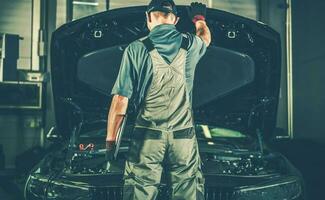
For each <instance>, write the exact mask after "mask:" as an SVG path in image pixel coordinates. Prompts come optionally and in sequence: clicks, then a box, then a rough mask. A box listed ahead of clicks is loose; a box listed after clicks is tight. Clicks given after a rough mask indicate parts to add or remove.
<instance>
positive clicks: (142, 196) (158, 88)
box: [106, 0, 211, 200]
mask: <svg viewBox="0 0 325 200" xmlns="http://www.w3.org/2000/svg"><path fill="white" fill-rule="evenodd" d="M205 13H206V6H205V5H204V4H201V3H192V4H191V7H190V8H189V15H190V17H191V19H192V21H193V23H194V24H195V27H196V31H197V32H196V35H193V34H189V33H187V34H182V33H180V32H178V31H177V30H176V27H175V25H176V23H177V22H178V20H179V18H178V17H177V10H176V6H175V3H174V2H173V1H172V0H152V1H151V2H150V4H149V6H148V10H147V12H146V15H147V25H148V28H149V30H150V33H149V35H148V36H147V37H145V38H142V39H140V40H137V41H135V42H132V43H131V44H130V45H129V46H128V47H127V48H126V49H125V52H124V55H123V58H122V63H121V67H120V72H119V75H118V78H117V80H116V83H115V85H114V87H113V90H112V94H113V95H114V97H113V100H112V103H111V107H110V111H109V115H108V127H107V138H106V144H107V155H108V157H109V158H111V157H112V156H111V155H112V154H113V152H114V147H115V140H116V134H117V130H118V129H119V128H120V126H121V122H122V121H123V117H124V116H125V113H126V109H127V105H128V100H129V99H131V98H132V99H133V101H135V102H136V104H137V105H139V113H138V115H137V118H136V122H135V128H134V132H133V133H132V139H131V144H130V150H129V155H128V159H127V161H126V166H125V172H124V181H125V182H124V189H123V199H126V200H130V199H138V200H147V199H155V198H156V197H157V194H158V186H159V184H160V181H161V174H162V171H163V169H165V172H166V173H167V176H168V179H169V181H170V182H169V183H170V188H171V190H170V191H171V193H170V196H171V199H173V200H176V199H177V200H180V199H184V200H201V199H204V179H203V177H202V172H201V166H200V164H201V160H200V156H199V152H198V145H197V140H196V136H195V130H194V122H193V113H192V88H193V79H194V71H195V67H196V65H197V63H198V61H199V60H200V58H201V57H202V56H203V55H204V53H205V51H206V48H207V46H208V45H209V44H210V41H211V35H210V31H209V28H208V27H207V25H206V23H205ZM166 198H167V197H166Z"/></svg>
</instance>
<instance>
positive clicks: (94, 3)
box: [72, 1, 99, 6]
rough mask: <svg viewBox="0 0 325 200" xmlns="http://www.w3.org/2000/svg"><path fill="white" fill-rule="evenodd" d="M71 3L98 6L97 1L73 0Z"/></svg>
mask: <svg viewBox="0 0 325 200" xmlns="http://www.w3.org/2000/svg"><path fill="white" fill-rule="evenodd" d="M72 4H73V5H84V6H98V5H99V3H98V2H85V1H73V2H72Z"/></svg>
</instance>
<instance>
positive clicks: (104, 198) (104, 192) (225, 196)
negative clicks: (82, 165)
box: [90, 187, 232, 200]
mask: <svg viewBox="0 0 325 200" xmlns="http://www.w3.org/2000/svg"><path fill="white" fill-rule="evenodd" d="M122 193H123V188H122V187H108V188H92V189H90V196H91V199H92V200H99V199H100V200H121V199H122ZM204 195H205V200H231V198H232V192H231V191H227V190H225V189H221V188H215V187H206V188H205V194H204ZM166 197H167V198H166ZM166 199H168V192H167V190H166V188H160V192H159V195H158V197H157V200H166Z"/></svg>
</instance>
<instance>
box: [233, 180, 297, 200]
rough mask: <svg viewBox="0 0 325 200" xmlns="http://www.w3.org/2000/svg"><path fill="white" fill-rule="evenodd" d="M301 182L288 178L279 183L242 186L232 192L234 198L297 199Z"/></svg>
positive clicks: (239, 199) (256, 199)
mask: <svg viewBox="0 0 325 200" xmlns="http://www.w3.org/2000/svg"><path fill="white" fill-rule="evenodd" d="M302 191H303V188H302V184H301V182H300V181H299V180H297V179H294V180H288V181H284V182H281V183H274V184H271V183H270V184H267V185H264V186H256V187H250V188H242V189H239V190H237V191H236V192H234V194H233V195H234V198H233V199H236V200H268V199H270V200H271V199H279V200H286V199H288V200H289V199H290V200H291V199H297V198H299V197H300V196H301V195H302Z"/></svg>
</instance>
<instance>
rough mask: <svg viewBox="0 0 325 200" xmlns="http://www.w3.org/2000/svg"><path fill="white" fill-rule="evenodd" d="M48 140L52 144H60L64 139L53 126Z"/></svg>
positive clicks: (47, 136)
mask: <svg viewBox="0 0 325 200" xmlns="http://www.w3.org/2000/svg"><path fill="white" fill-rule="evenodd" d="M46 139H47V140H48V141H50V142H58V141H60V140H61V139H62V136H61V135H60V134H58V132H57V128H56V127H55V126H53V127H52V128H51V129H50V130H49V132H48V133H47V134H46Z"/></svg>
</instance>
